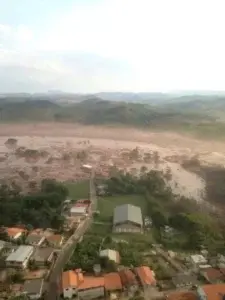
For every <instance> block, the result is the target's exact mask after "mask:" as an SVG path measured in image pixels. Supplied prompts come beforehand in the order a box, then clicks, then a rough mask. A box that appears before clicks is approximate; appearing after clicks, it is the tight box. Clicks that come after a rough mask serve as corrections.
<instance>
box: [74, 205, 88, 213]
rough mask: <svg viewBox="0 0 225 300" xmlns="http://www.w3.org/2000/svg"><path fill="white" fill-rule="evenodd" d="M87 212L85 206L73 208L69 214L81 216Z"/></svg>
mask: <svg viewBox="0 0 225 300" xmlns="http://www.w3.org/2000/svg"><path fill="white" fill-rule="evenodd" d="M86 211H87V206H86V205H84V206H83V205H82V206H73V207H71V209H70V212H71V213H81V214H85V213H86Z"/></svg>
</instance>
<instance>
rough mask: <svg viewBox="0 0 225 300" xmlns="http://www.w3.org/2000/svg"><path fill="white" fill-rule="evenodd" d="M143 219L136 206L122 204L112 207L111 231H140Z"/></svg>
mask: <svg viewBox="0 0 225 300" xmlns="http://www.w3.org/2000/svg"><path fill="white" fill-rule="evenodd" d="M142 231H143V220H142V213H141V209H140V207H138V206H134V205H131V204H124V205H120V206H117V207H116V208H115V209H114V215H113V232H133V233H134V232H139V233H140V232H142Z"/></svg>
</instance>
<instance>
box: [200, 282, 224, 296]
mask: <svg viewBox="0 0 225 300" xmlns="http://www.w3.org/2000/svg"><path fill="white" fill-rule="evenodd" d="M201 288H202V289H203V291H204V293H205V294H206V296H207V300H222V299H223V298H222V297H221V295H225V284H224V283H222V284H207V285H203V286H202V287H201Z"/></svg>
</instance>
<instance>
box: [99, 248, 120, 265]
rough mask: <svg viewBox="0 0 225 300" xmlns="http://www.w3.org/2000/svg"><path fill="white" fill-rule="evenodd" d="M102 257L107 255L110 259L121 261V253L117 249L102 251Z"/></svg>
mask: <svg viewBox="0 0 225 300" xmlns="http://www.w3.org/2000/svg"><path fill="white" fill-rule="evenodd" d="M99 254H100V257H107V258H108V259H109V260H112V261H114V262H115V263H117V264H119V263H120V254H119V252H118V251H116V250H111V249H105V250H101V251H100V253H99Z"/></svg>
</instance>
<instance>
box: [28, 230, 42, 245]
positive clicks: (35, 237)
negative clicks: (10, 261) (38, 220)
mask: <svg viewBox="0 0 225 300" xmlns="http://www.w3.org/2000/svg"><path fill="white" fill-rule="evenodd" d="M44 238H45V237H44V236H43V235H40V234H36V233H33V234H32V233H31V234H29V235H28V237H27V238H26V243H32V244H34V243H35V244H39V243H40V242H41V240H42V239H44Z"/></svg>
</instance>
